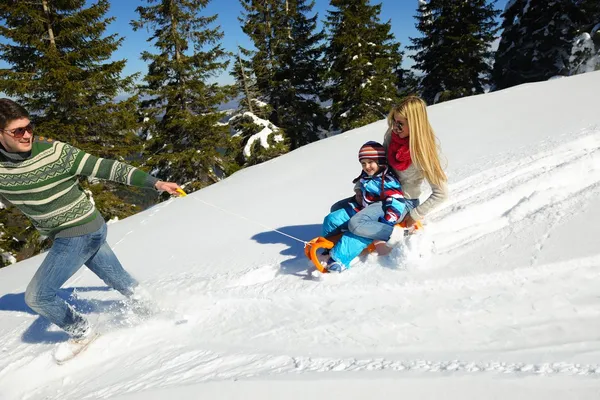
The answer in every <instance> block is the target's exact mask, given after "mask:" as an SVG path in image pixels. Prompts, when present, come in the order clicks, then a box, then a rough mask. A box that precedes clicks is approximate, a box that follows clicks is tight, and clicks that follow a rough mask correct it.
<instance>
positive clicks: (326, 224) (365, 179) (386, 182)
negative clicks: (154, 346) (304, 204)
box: [323, 167, 409, 268]
mask: <svg viewBox="0 0 600 400" xmlns="http://www.w3.org/2000/svg"><path fill="white" fill-rule="evenodd" d="M357 181H358V187H359V188H360V191H361V192H362V203H363V204H361V205H359V204H357V203H356V202H354V201H351V202H349V203H348V204H347V205H346V206H345V207H344V208H342V209H339V210H336V211H333V212H331V213H330V214H328V215H327V216H326V217H325V219H324V220H323V236H324V237H327V236H330V235H335V234H337V233H342V232H343V235H342V237H341V238H340V240H339V241H338V242H337V243H336V245H335V246H334V247H333V249H331V251H330V252H329V255H330V256H331V258H333V259H334V260H335V261H338V262H340V263H341V264H343V265H344V266H345V267H346V268H348V267H349V266H350V262H351V261H352V260H353V259H354V258H355V257H357V256H358V255H359V254H360V253H361V252H362V251H363V250H364V249H365V248H366V247H367V246H368V245H369V244H370V243H371V242H372V241H373V239H369V238H364V237H361V236H357V235H355V234H353V233H352V232H348V231H347V229H348V221H350V218H352V217H353V216H354V215H356V214H357V213H358V212H359V211H360V210H362V209H363V208H364V207H365V206H367V205H369V204H373V203H375V202H381V203H382V204H381V207H382V214H383V216H382V217H380V218H379V222H381V223H384V224H388V225H395V224H397V223H399V222H400V221H402V219H404V216H405V215H406V214H407V213H408V211H409V208H408V204H407V202H406V200H405V198H404V195H403V193H402V187H401V185H400V182H399V181H398V179H397V178H396V175H395V174H394V173H393V172H389V173H388V168H387V167H385V168H384V169H382V170H380V171H379V172H377V173H376V174H375V175H373V176H368V175H367V174H366V173H365V172H364V171H363V172H362V173H361V174H360V176H359V177H358V178H356V179H355V180H354V182H357Z"/></svg>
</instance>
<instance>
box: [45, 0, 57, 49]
mask: <svg viewBox="0 0 600 400" xmlns="http://www.w3.org/2000/svg"><path fill="white" fill-rule="evenodd" d="M42 7H43V8H44V14H46V18H47V19H48V37H49V38H50V45H51V46H52V47H54V48H56V41H55V40H54V31H53V30H52V22H51V21H50V8H48V0H42Z"/></svg>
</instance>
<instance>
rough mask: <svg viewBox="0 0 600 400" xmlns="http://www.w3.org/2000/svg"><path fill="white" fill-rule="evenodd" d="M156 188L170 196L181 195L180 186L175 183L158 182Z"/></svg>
mask: <svg viewBox="0 0 600 400" xmlns="http://www.w3.org/2000/svg"><path fill="white" fill-rule="evenodd" d="M154 187H155V188H156V190H158V191H165V192H167V193H169V194H176V195H179V193H177V189H181V188H180V187H179V185H178V184H176V183H175V182H164V181H158V182H156V184H155V185H154Z"/></svg>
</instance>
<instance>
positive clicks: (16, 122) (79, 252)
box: [0, 99, 179, 343]
mask: <svg viewBox="0 0 600 400" xmlns="http://www.w3.org/2000/svg"><path fill="white" fill-rule="evenodd" d="M0 145H1V147H0V195H1V196H2V197H4V198H5V199H6V200H8V201H9V202H10V203H11V204H13V205H14V206H15V207H17V208H19V209H20V210H21V211H22V212H23V213H24V214H25V215H26V216H27V217H28V218H29V219H30V220H31V222H32V223H33V225H34V226H35V227H36V228H37V229H38V230H39V231H40V233H41V234H42V235H46V236H48V237H51V238H53V239H54V243H53V245H52V247H51V249H50V251H49V252H48V254H47V255H46V258H45V259H44V261H43V262H42V264H41V266H40V267H39V269H38V270H37V272H36V273H35V275H34V277H33V279H32V280H31V282H30V283H29V285H28V287H27V290H26V291H25V302H26V303H27V305H29V307H31V309H33V310H34V311H35V312H37V313H38V314H40V315H42V316H44V317H46V318H47V319H48V320H50V322H52V323H54V324H55V325H57V326H58V327H60V328H62V329H63V330H65V331H66V332H67V333H69V334H70V335H71V340H70V342H72V343H85V342H86V340H88V341H89V340H90V338H91V337H92V336H94V335H95V334H92V332H93V329H92V327H91V326H90V325H89V323H88V322H87V320H86V319H85V318H84V317H83V316H82V315H81V314H80V313H78V312H77V311H75V310H74V309H73V308H72V307H71V306H70V305H69V304H67V303H66V302H65V301H64V300H62V299H61V298H60V297H58V296H57V292H58V290H59V289H60V287H61V286H62V285H63V284H64V283H65V282H66V281H67V280H68V279H69V278H70V277H71V276H72V275H73V274H74V273H75V272H77V270H79V268H81V266H82V265H84V264H85V265H86V266H87V267H88V268H89V269H90V270H92V271H93V272H94V273H95V274H96V275H98V277H100V279H102V280H103V281H104V282H105V283H106V284H107V285H108V286H110V287H112V288H114V289H116V290H118V291H119V292H121V293H122V294H123V295H125V296H127V297H129V298H133V300H135V299H136V295H137V297H139V295H140V292H142V289H141V288H139V287H138V283H137V281H136V280H135V279H134V278H133V277H132V276H131V275H129V273H127V271H125V270H124V269H123V267H122V266H121V264H120V262H119V260H118V259H117V257H116V255H115V254H114V253H113V251H112V249H111V248H110V246H109V245H108V244H107V242H106V224H105V222H104V219H103V218H102V216H101V215H100V213H99V212H98V211H97V210H96V208H95V207H94V204H93V203H92V202H91V201H90V200H89V199H88V198H87V196H86V195H85V193H84V192H83V190H82V189H81V187H80V186H79V183H78V176H88V177H95V178H100V179H106V180H110V181H113V182H119V183H123V184H127V185H133V186H138V187H142V188H154V189H156V190H158V191H166V192H168V193H170V194H176V193H177V189H179V186H178V185H177V184H176V183H172V182H163V181H160V180H158V179H156V178H154V177H152V176H150V175H148V174H147V173H145V172H143V171H141V170H139V169H136V168H134V167H132V166H129V165H127V164H123V163H120V162H118V161H114V160H107V159H102V158H98V157H94V156H92V155H90V154H87V153H85V152H83V151H81V150H79V149H77V148H75V147H73V146H70V145H68V144H66V143H61V142H58V141H53V140H51V139H44V138H34V135H33V126H32V125H31V121H30V120H29V114H28V113H27V111H26V110H25V109H24V108H23V107H21V106H20V105H19V104H17V103H15V102H14V101H12V100H10V99H0ZM136 289H137V291H138V293H136Z"/></svg>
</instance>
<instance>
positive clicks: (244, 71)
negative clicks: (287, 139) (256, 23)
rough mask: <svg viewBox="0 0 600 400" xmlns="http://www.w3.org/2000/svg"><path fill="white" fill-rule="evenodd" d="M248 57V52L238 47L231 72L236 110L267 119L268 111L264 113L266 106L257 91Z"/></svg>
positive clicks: (249, 53) (262, 97)
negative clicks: (234, 89) (236, 98)
mask: <svg viewBox="0 0 600 400" xmlns="http://www.w3.org/2000/svg"><path fill="white" fill-rule="evenodd" d="M250 55H251V52H250V51H248V50H246V49H243V48H241V47H238V53H237V56H236V57H235V63H234V65H233V70H232V72H231V75H232V76H233V78H234V79H235V84H236V87H237V92H238V104H239V106H238V109H239V111H242V112H245V111H249V112H251V113H252V114H255V115H257V116H259V117H261V118H267V117H268V115H269V113H270V111H265V108H267V107H265V106H266V105H267V104H266V103H264V101H263V100H264V96H262V95H261V94H260V92H259V90H258V87H257V84H256V76H255V75H254V71H253V70H252V65H251V63H250V62H249V61H248V59H247V58H248V57H249V56H250Z"/></svg>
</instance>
